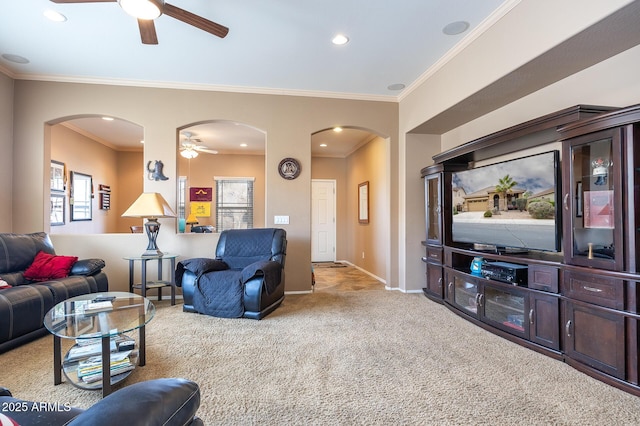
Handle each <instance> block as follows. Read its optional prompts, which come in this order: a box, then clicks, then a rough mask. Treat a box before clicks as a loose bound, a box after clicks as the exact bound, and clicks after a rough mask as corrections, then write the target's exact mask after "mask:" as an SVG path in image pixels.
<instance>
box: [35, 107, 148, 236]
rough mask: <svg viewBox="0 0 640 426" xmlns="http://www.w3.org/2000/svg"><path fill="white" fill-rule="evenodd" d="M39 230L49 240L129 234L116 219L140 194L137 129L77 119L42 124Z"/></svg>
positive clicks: (115, 121) (89, 117) (140, 133)
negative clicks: (43, 184)
mask: <svg viewBox="0 0 640 426" xmlns="http://www.w3.org/2000/svg"><path fill="white" fill-rule="evenodd" d="M45 134H46V135H47V136H46V138H45V143H48V144H49V149H47V150H45V152H48V153H50V154H49V156H48V157H49V158H47V159H46V161H45V164H47V167H49V169H48V170H45V176H49V179H48V182H49V185H48V187H47V188H45V191H44V194H45V197H46V198H47V199H45V206H48V213H49V214H48V215H45V221H46V223H45V227H44V229H49V232H50V233H51V234H105V233H129V232H131V231H130V228H129V226H130V223H129V221H130V219H126V218H122V217H121V214H122V212H124V210H125V209H126V208H127V207H128V206H129V205H130V204H131V203H132V202H133V201H134V200H135V199H136V197H137V196H138V195H140V193H141V192H142V190H143V185H144V182H143V179H144V174H143V173H142V170H141V165H142V163H143V154H144V153H143V151H144V145H143V142H144V129H143V127H142V126H140V125H138V124H136V123H133V122H131V121H128V120H125V119H122V118H118V117H105V116H103V115H98V114H83V115H75V116H68V117H61V118H59V119H56V120H52V121H50V122H48V123H46V132H45Z"/></svg>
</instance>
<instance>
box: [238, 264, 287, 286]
mask: <svg viewBox="0 0 640 426" xmlns="http://www.w3.org/2000/svg"><path fill="white" fill-rule="evenodd" d="M281 270H282V265H281V264H280V263H278V262H275V261H273V260H263V261H258V262H253V263H252V264H250V265H247V266H246V267H245V268H244V269H243V270H242V282H243V283H246V282H247V281H249V280H250V279H251V278H253V277H256V276H263V277H264V279H265V280H266V281H276V282H280V275H281V274H280V272H281Z"/></svg>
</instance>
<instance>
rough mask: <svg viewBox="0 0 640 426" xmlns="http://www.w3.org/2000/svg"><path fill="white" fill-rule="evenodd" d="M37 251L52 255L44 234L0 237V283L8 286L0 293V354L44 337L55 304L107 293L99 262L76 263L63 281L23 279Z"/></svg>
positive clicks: (8, 234)
mask: <svg viewBox="0 0 640 426" xmlns="http://www.w3.org/2000/svg"><path fill="white" fill-rule="evenodd" d="M40 251H42V252H44V253H46V254H49V255H55V254H56V253H55V250H54V248H53V244H52V243H51V239H50V238H49V236H48V235H47V234H46V233H44V232H36V233H32V234H13V233H0V279H2V280H3V281H5V282H7V283H8V284H9V285H10V287H8V288H2V289H0V353H1V352H5V351H7V350H9V349H12V348H14V347H16V346H19V345H21V344H23V343H26V342H28V341H30V340H33V339H34V338H36V337H39V336H41V335H43V334H46V332H47V331H46V329H45V328H44V325H43V318H44V316H45V314H46V313H47V312H48V311H49V310H50V309H51V308H53V307H54V306H55V305H56V304H58V303H59V302H62V301H63V300H66V299H68V298H70V297H74V296H79V295H81V294H88V293H96V292H103V291H108V289H109V283H108V280H107V275H106V274H105V273H104V271H103V270H102V268H104V266H105V264H104V261H103V260H101V259H81V260H77V261H76V262H75V263H73V265H72V266H71V270H70V271H69V275H68V276H66V277H62V278H56V279H52V280H46V281H31V280H28V279H26V278H25V271H26V270H28V268H29V267H30V266H31V265H32V263H33V262H34V259H35V258H36V256H37V255H38V253H39V252H40Z"/></svg>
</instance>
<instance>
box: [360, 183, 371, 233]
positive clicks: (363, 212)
mask: <svg viewBox="0 0 640 426" xmlns="http://www.w3.org/2000/svg"><path fill="white" fill-rule="evenodd" d="M358 222H359V223H369V181H367V182H362V183H361V184H359V185H358Z"/></svg>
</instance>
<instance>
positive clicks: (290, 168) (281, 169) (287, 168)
mask: <svg viewBox="0 0 640 426" xmlns="http://www.w3.org/2000/svg"><path fill="white" fill-rule="evenodd" d="M278 173H280V176H282V177H283V178H284V179H295V178H297V177H298V176H300V163H298V160H296V159H295V158H283V159H282V161H280V164H279V165H278Z"/></svg>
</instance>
